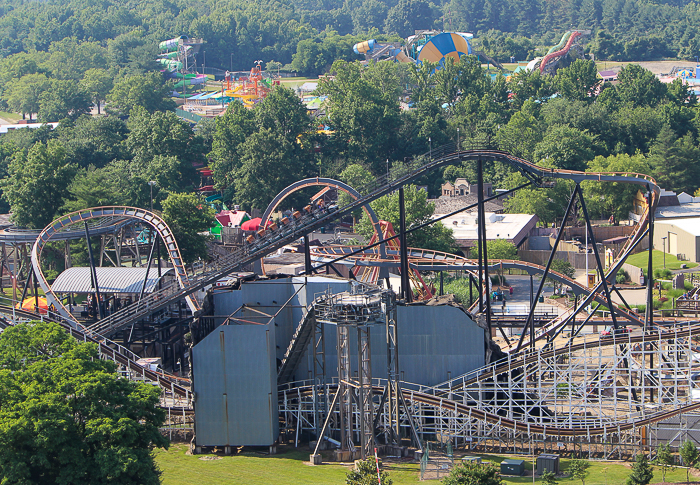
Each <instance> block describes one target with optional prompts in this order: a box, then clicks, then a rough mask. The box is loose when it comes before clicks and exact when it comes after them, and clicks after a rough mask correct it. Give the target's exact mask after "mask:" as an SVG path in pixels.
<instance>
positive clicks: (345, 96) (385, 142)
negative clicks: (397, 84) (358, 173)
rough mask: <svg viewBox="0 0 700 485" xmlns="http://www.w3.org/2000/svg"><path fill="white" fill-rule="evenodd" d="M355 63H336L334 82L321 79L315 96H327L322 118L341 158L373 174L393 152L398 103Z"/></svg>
mask: <svg viewBox="0 0 700 485" xmlns="http://www.w3.org/2000/svg"><path fill="white" fill-rule="evenodd" d="M367 69H371V67H370V68H365V67H363V66H362V65H360V64H359V63H348V62H345V61H336V62H335V63H333V68H332V71H333V72H334V73H335V78H334V79H330V78H328V79H322V80H321V81H320V82H319V86H318V89H317V92H318V94H325V95H328V97H329V99H328V101H327V105H326V106H327V108H326V119H327V122H328V124H329V125H330V126H331V128H332V129H333V130H335V136H334V139H335V140H336V143H337V144H338V146H339V150H340V152H341V154H342V155H344V157H345V158H346V159H347V160H348V161H349V162H351V163H352V162H354V163H365V164H367V165H368V166H369V167H371V169H372V172H373V173H375V174H376V173H381V172H383V171H384V169H385V166H384V162H385V160H386V159H387V158H391V157H392V154H393V153H394V151H395V150H396V149H397V145H398V143H397V133H398V128H399V126H400V120H401V118H400V113H399V102H398V98H397V97H396V96H395V93H394V92H393V91H386V90H382V89H380V87H379V86H377V85H375V84H374V83H372V82H371V81H370V80H369V79H366V78H365V77H364V75H363V74H364V72H365V70H367Z"/></svg>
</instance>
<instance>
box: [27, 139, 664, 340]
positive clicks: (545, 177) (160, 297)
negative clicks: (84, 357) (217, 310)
mask: <svg viewBox="0 0 700 485" xmlns="http://www.w3.org/2000/svg"><path fill="white" fill-rule="evenodd" d="M426 155H427V154H426ZM431 155H432V159H430V158H428V157H427V156H425V155H424V156H422V157H417V158H416V159H415V160H414V161H413V162H410V163H408V164H406V165H405V166H404V167H403V168H402V169H401V170H397V171H395V172H394V173H391V174H388V175H384V176H381V177H378V178H376V179H374V180H373V181H372V182H371V183H369V184H368V185H367V186H365V187H362V188H361V189H360V190H359V193H360V194H362V197H360V198H358V199H356V200H353V201H351V202H350V203H348V204H347V205H345V206H343V207H341V208H340V209H338V210H336V211H318V212H316V213H312V214H308V215H305V216H302V217H301V218H300V219H299V220H294V221H291V222H290V223H289V224H287V225H281V226H280V227H279V228H278V229H277V230H275V231H267V232H266V233H265V235H264V236H263V237H262V238H260V239H259V240H257V241H255V242H254V243H252V244H251V245H248V246H245V247H243V248H241V249H239V250H238V251H235V252H233V253H231V255H230V256H229V257H228V258H225V259H223V260H222V261H220V263H219V266H218V267H217V268H216V269H214V270H211V271H208V272H206V273H204V274H201V275H198V276H197V277H196V278H192V279H191V280H188V281H185V282H183V283H181V287H180V288H179V289H174V288H166V289H163V290H161V291H157V292H153V293H151V294H149V295H148V296H144V297H143V298H142V299H141V300H139V301H138V302H135V303H132V304H131V305H128V306H126V307H124V308H123V309H121V310H120V311H118V312H115V313H113V314H112V315H110V316H108V317H106V318H104V319H102V320H99V321H98V322H96V323H95V324H94V325H91V326H90V330H91V331H93V332H95V333H98V334H100V335H109V334H111V333H112V332H114V331H116V330H119V329H121V328H124V327H125V326H127V325H129V324H131V323H133V322H135V321H138V320H139V319H142V318H144V317H145V316H147V315H149V314H151V313H153V312H155V311H157V310H160V309H162V308H165V307H166V306H168V305H169V304H170V303H173V302H175V301H177V300H180V299H182V298H185V297H188V296H190V295H192V294H193V293H194V292H196V291H198V290H200V289H202V288H204V287H206V286H208V285H212V284H213V283H214V282H216V281H217V280H219V279H220V278H222V277H224V276H226V275H229V274H231V273H233V272H234V271H236V270H239V269H240V268H242V267H243V266H245V265H247V264H249V263H251V262H253V261H255V260H258V259H261V258H262V257H263V256H265V255H266V254H269V253H270V252H272V251H274V250H276V249H278V248H280V247H282V246H284V245H286V244H289V243H290V242H292V241H294V240H295V239H297V238H299V237H301V236H303V235H305V234H308V233H310V232H312V231H314V230H316V229H318V228H320V227H323V226H325V225H326V224H328V223H329V222H331V221H333V220H336V219H338V218H341V217H344V216H346V215H349V214H350V213H351V212H353V211H354V210H356V209H358V208H361V207H363V206H365V205H366V204H368V203H370V202H372V201H374V200H376V199H378V198H379V197H382V196H384V195H387V194H389V193H391V192H393V191H395V190H397V189H399V188H400V187H403V186H404V185H407V184H410V183H413V182H415V181H416V180H417V179H419V178H420V177H422V176H424V175H426V174H428V173H430V172H431V171H433V170H435V169H438V168H441V167H443V166H446V165H451V164H454V163H461V162H465V161H475V160H477V159H484V160H495V161H501V162H505V163H508V164H509V165H511V166H512V167H514V168H515V169H516V170H518V171H520V172H521V173H522V174H523V175H524V176H525V177H527V178H528V179H529V180H531V181H532V182H534V183H535V184H536V185H538V186H540V185H542V184H544V183H546V182H547V181H551V180H554V179H567V180H572V181H574V182H575V183H577V184H578V183H580V182H583V181H598V182H622V183H632V184H637V185H641V186H642V187H644V188H646V189H648V190H650V191H651V192H652V194H653V198H652V209H653V207H655V206H656V203H657V201H658V196H659V192H660V189H659V187H658V186H657V185H656V182H655V181H654V179H653V178H651V177H649V176H647V175H644V174H638V173H616V172H613V173H594V172H578V171H573V170H555V169H548V168H543V167H539V166H537V165H535V164H533V163H531V162H528V161H527V160H523V159H521V158H518V157H515V156H513V155H511V154H509V153H507V152H504V151H501V150H497V149H492V148H490V147H484V146H478V147H470V148H468V149H464V148H463V147H460V149H458V148H457V146H455V144H448V145H445V146H443V147H440V148H437V149H435V150H432V151H431ZM426 160H427V162H426ZM115 209H119V210H122V209H125V208H98V209H97V210H98V211H102V214H103V215H114V211H115ZM126 209H128V210H130V211H140V213H139V214H147V215H144V216H143V217H144V218H145V219H147V218H152V216H154V215H153V214H150V213H148V211H143V210H141V209H133V208H126ZM110 210H111V211H112V214H109V211H110ZM88 211H89V210H88ZM83 212H86V211H83ZM81 214H82V213H81ZM81 214H77V213H74V214H69V215H68V216H64V217H62V218H59V219H57V220H56V221H54V222H53V223H51V224H50V225H49V226H47V228H45V229H44V231H42V234H51V233H55V232H57V231H58V230H59V229H61V228H62V227H63V226H65V225H67V224H72V223H73V221H72V218H74V217H75V218H76V219H78V220H80V218H81ZM90 217H92V216H90ZM645 221H646V218H645V219H644V220H643V223H644V222H645ZM643 223H640V224H638V226H637V229H638V230H637V231H636V232H635V233H634V235H633V237H632V238H630V240H629V241H628V244H629V243H631V242H632V240H633V239H634V240H635V241H636V240H637V239H638V238H640V237H641V231H640V230H639V229H640V228H641V227H643ZM47 239H48V238H46V239H45V238H42V237H40V238H38V239H37V243H35V245H34V248H33V250H32V264H33V266H34V271H35V272H36V273H37V275H40V276H41V277H40V283H41V284H42V289H44V291H46V292H47V294H48V293H50V292H51V291H50V288H49V287H48V283H47V282H46V280H45V278H43V275H42V273H41V268H40V250H41V248H42V247H43V244H44V243H45V242H46V240H47ZM175 247H176V246H175ZM168 248H169V250H170V249H171V246H170V245H169V246H168ZM178 256H179V254H178ZM179 261H181V259H179ZM618 263H619V264H618V265H616V266H614V267H613V271H617V269H618V268H619V267H620V266H621V264H622V263H621V261H618ZM183 268H184V266H183ZM179 271H180V270H179V269H178V275H179V274H180V273H179ZM183 271H184V269H183ZM613 274H614V273H613ZM183 279H184V278H183ZM44 286H46V287H44ZM589 298H590V296H589ZM56 307H57V308H58V309H59V311H61V313H64V312H65V313H67V314H69V312H68V311H67V309H65V307H63V305H62V304H61V303H60V301H58V300H57V299H56ZM61 307H62V309H61ZM68 318H69V320H71V321H74V319H71V318H70V317H68Z"/></svg>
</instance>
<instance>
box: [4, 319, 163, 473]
mask: <svg viewBox="0 0 700 485" xmlns="http://www.w3.org/2000/svg"><path fill="white" fill-rule="evenodd" d="M116 370H117V369H116V364H114V363H113V362H111V361H108V360H102V359H100V358H99V354H98V352H97V347H96V346H95V345H94V344H89V343H79V342H78V341H76V340H74V339H73V338H72V337H70V336H69V335H68V334H67V333H66V332H65V331H64V330H63V329H62V328H61V327H60V326H59V325H58V324H55V323H48V322H30V323H23V324H19V325H16V326H14V327H9V328H7V329H6V330H4V331H3V333H2V335H0V386H1V387H2V389H3V393H2V398H0V429H1V430H2V432H1V433H0V476H2V477H3V480H4V481H6V482H8V483H24V484H37V485H38V484H44V483H72V484H77V485H80V484H86V485H87V484H91V483H106V484H158V483H160V472H159V470H158V468H157V466H156V464H155V461H154V457H153V454H152V453H151V451H152V450H153V448H155V447H167V446H168V440H167V439H166V438H165V437H164V436H163V435H161V433H160V431H159V429H158V428H159V426H161V425H162V424H163V421H164V419H165V413H164V411H163V410H162V409H161V408H160V407H159V406H158V403H159V394H160V392H159V390H158V389H157V388H155V387H153V386H150V385H148V384H143V383H141V384H137V383H134V382H131V381H128V380H126V379H122V378H119V376H118V375H117V373H116Z"/></svg>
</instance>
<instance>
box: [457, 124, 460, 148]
mask: <svg viewBox="0 0 700 485" xmlns="http://www.w3.org/2000/svg"><path fill="white" fill-rule="evenodd" d="M457 151H458V152H459V151H460V149H459V128H457Z"/></svg>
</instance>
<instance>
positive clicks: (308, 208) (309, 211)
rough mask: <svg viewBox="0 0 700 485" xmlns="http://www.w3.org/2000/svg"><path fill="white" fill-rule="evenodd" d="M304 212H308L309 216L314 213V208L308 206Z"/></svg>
mask: <svg viewBox="0 0 700 485" xmlns="http://www.w3.org/2000/svg"><path fill="white" fill-rule="evenodd" d="M304 211H306V212H308V213H309V214H311V213H312V212H313V211H314V206H312V205H311V204H309V205H307V206H306V207H304Z"/></svg>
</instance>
